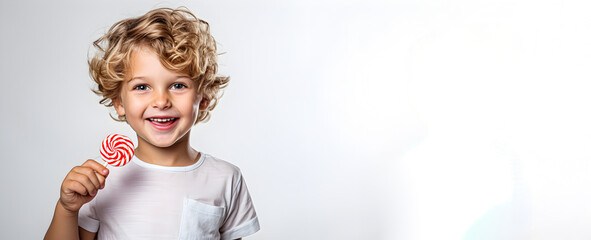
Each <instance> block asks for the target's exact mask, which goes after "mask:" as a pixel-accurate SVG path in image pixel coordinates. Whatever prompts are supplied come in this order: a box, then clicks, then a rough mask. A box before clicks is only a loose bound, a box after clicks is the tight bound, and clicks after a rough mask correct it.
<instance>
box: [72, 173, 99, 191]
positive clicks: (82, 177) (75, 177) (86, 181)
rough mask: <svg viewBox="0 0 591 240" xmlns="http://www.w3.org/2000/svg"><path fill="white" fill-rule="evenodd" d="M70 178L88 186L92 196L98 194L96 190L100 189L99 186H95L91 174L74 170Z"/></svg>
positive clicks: (87, 189)
mask: <svg viewBox="0 0 591 240" xmlns="http://www.w3.org/2000/svg"><path fill="white" fill-rule="evenodd" d="M92 176H93V177H95V176H94V173H93V174H92ZM70 179H71V180H74V181H77V182H79V183H80V184H82V186H84V188H86V191H87V193H88V194H89V195H91V196H94V194H96V191H97V190H98V187H97V186H95V185H94V183H92V181H90V179H89V176H87V175H85V174H81V173H77V172H73V173H72V176H71V178H70Z"/></svg>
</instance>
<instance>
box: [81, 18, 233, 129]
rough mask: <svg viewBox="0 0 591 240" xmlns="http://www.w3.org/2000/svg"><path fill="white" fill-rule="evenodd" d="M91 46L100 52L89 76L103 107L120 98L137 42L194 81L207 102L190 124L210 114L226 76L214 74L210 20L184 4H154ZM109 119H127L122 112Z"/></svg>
mask: <svg viewBox="0 0 591 240" xmlns="http://www.w3.org/2000/svg"><path fill="white" fill-rule="evenodd" d="M93 45H94V47H95V48H96V50H97V51H98V52H97V53H96V54H95V56H94V57H92V58H91V59H90V60H89V61H88V65H89V70H90V76H91V78H92V79H93V80H94V81H95V82H96V83H97V84H98V89H95V90H93V91H94V92H95V93H96V94H98V95H100V96H102V97H103V98H102V99H101V100H100V101H99V103H101V104H104V105H105V106H107V107H111V106H113V101H116V100H117V99H118V98H119V95H120V92H121V85H122V83H123V82H124V81H125V80H126V76H127V74H126V73H127V71H128V69H129V66H130V57H131V53H132V52H133V51H134V50H137V49H138V48H139V47H148V48H150V49H151V50H153V51H154V52H155V53H156V54H157V55H158V56H159V57H160V62H161V64H162V65H163V66H164V67H165V68H167V69H169V70H171V71H175V72H183V73H187V74H188V75H189V77H190V78H191V79H192V80H193V81H195V82H196V85H197V86H198V87H197V91H198V92H199V93H202V94H203V99H204V100H206V101H209V105H208V107H207V108H206V109H205V110H200V111H199V114H198V116H197V120H196V121H195V123H194V124H197V123H198V122H201V121H207V120H208V119H209V116H210V111H211V110H213V109H214V108H215V106H216V104H217V101H218V99H219V97H220V95H219V92H220V90H221V89H222V88H224V87H226V86H227V83H228V81H229V80H230V78H229V77H227V76H218V75H217V71H218V64H217V47H216V43H215V40H214V39H213V37H212V36H211V34H210V32H209V24H208V23H207V22H205V21H203V20H201V19H199V18H197V17H195V15H193V14H192V13H191V12H189V11H188V10H187V9H186V8H178V9H171V8H158V9H154V10H151V11H149V12H148V13H146V14H144V15H142V16H140V17H137V18H128V19H124V20H121V21H119V22H117V23H115V24H114V25H113V26H112V27H111V28H110V29H109V31H108V32H107V33H106V34H105V35H104V36H102V37H100V38H99V39H97V40H96V41H94V43H93ZM111 117H113V116H111ZM113 119H115V120H117V121H126V119H125V116H118V117H117V118H114V117H113Z"/></svg>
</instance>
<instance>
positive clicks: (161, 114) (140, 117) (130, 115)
mask: <svg viewBox="0 0 591 240" xmlns="http://www.w3.org/2000/svg"><path fill="white" fill-rule="evenodd" d="M128 76H129V79H131V80H129V81H127V82H124V83H123V84H122V86H121V95H120V99H119V100H116V101H114V102H113V105H114V106H115V110H116V111H117V113H118V114H119V115H121V116H123V115H125V117H126V119H127V122H128V123H129V125H130V126H131V128H133V130H134V131H135V132H136V133H137V135H138V141H140V144H141V141H145V142H147V143H149V144H151V145H153V146H156V147H169V146H172V145H173V144H174V143H176V142H177V141H178V140H179V139H181V138H182V137H184V136H185V135H187V133H188V132H189V131H190V130H191V127H192V126H193V123H195V120H196V119H197V114H198V113H199V109H200V108H201V109H205V107H206V106H207V101H202V95H201V94H198V93H197V90H196V88H197V86H196V84H195V82H193V81H192V80H191V79H189V78H188V77H187V75H186V74H182V73H178V72H173V71H170V70H168V69H166V68H165V67H164V66H162V64H161V63H160V59H159V58H158V55H156V53H154V52H153V51H151V50H150V49H148V48H140V49H138V50H136V51H134V52H133V53H132V55H131V58H130V69H129V75H128Z"/></svg>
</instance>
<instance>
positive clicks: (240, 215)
mask: <svg viewBox="0 0 591 240" xmlns="http://www.w3.org/2000/svg"><path fill="white" fill-rule="evenodd" d="M259 229H260V226H259V220H258V218H257V214H256V212H255V210H254V205H253V203H252V200H251V198H250V194H249V193H248V188H247V187H246V183H245V182H244V178H243V177H242V173H239V177H238V179H237V181H236V184H235V185H234V188H233V190H232V197H231V200H230V208H229V212H228V215H227V217H226V220H225V222H224V224H223V225H222V227H221V228H220V233H221V236H222V239H223V240H225V239H238V238H242V237H246V236H248V235H251V234H253V233H255V232H257V231H258V230H259Z"/></svg>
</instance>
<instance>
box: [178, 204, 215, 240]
mask: <svg viewBox="0 0 591 240" xmlns="http://www.w3.org/2000/svg"><path fill="white" fill-rule="evenodd" d="M224 212H225V208H224V207H218V206H212V205H207V204H205V203H201V202H199V201H197V200H194V199H189V198H185V200H184V202H183V214H182V216H181V226H180V229H179V239H180V240H212V239H220V226H221V224H222V220H223V219H224Z"/></svg>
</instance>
